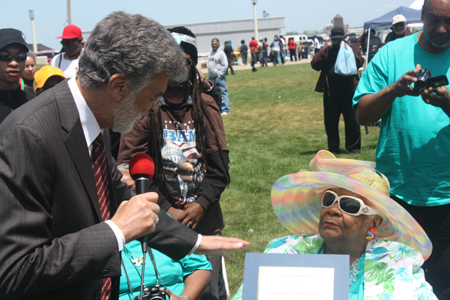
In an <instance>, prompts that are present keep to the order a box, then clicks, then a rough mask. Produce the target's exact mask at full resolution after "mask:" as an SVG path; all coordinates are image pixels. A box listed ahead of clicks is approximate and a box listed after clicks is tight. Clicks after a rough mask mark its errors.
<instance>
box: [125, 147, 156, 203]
mask: <svg viewBox="0 0 450 300" xmlns="http://www.w3.org/2000/svg"><path fill="white" fill-rule="evenodd" d="M129 170H130V175H131V177H132V178H133V179H134V181H135V183H136V194H138V195H139V194H143V193H147V192H148V188H149V184H150V179H152V177H153V174H155V163H154V162H153V159H152V158H151V157H150V155H148V154H147V153H138V154H136V155H135V156H133V157H132V158H131V160H130V167H129Z"/></svg>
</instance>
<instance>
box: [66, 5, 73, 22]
mask: <svg viewBox="0 0 450 300" xmlns="http://www.w3.org/2000/svg"><path fill="white" fill-rule="evenodd" d="M67 23H68V24H67V25H71V24H72V18H71V17H70V0H67Z"/></svg>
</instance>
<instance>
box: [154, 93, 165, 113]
mask: <svg viewBox="0 0 450 300" xmlns="http://www.w3.org/2000/svg"><path fill="white" fill-rule="evenodd" d="M151 97H152V99H153V100H154V102H153V110H155V111H157V110H158V109H159V107H160V106H161V104H162V103H163V101H164V97H163V96H159V97H158V98H157V99H155V97H154V96H153V95H151Z"/></svg>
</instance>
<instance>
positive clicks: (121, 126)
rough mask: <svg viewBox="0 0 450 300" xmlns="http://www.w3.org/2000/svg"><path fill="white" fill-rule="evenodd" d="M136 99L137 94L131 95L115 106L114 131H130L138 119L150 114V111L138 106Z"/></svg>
mask: <svg viewBox="0 0 450 300" xmlns="http://www.w3.org/2000/svg"><path fill="white" fill-rule="evenodd" d="M135 99H136V95H129V96H128V97H127V98H125V99H123V100H122V101H120V102H119V104H118V105H117V107H116V108H114V124H113V128H112V130H113V131H115V132H120V133H128V132H130V131H131V129H133V126H134V124H135V123H136V122H137V121H139V120H140V119H141V118H142V117H143V116H145V115H147V114H148V111H142V110H141V109H140V108H139V107H137V106H136V103H135Z"/></svg>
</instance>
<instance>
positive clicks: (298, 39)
mask: <svg viewBox="0 0 450 300" xmlns="http://www.w3.org/2000/svg"><path fill="white" fill-rule="evenodd" d="M283 36H284V38H285V39H286V42H287V41H289V39H290V38H294V42H295V43H296V44H299V43H303V42H312V41H311V40H310V39H308V37H307V36H306V35H304V34H297V35H283Z"/></svg>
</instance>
